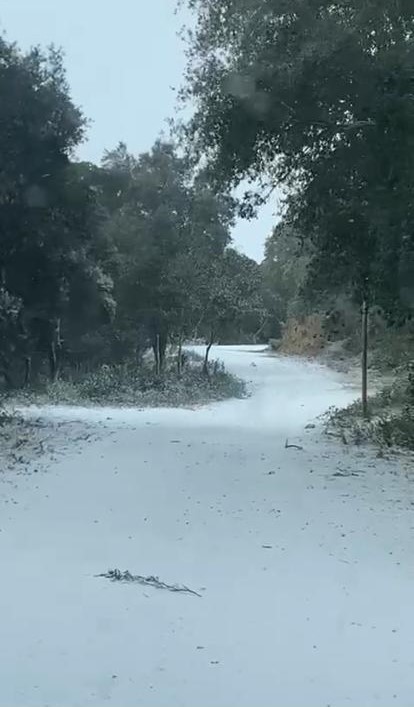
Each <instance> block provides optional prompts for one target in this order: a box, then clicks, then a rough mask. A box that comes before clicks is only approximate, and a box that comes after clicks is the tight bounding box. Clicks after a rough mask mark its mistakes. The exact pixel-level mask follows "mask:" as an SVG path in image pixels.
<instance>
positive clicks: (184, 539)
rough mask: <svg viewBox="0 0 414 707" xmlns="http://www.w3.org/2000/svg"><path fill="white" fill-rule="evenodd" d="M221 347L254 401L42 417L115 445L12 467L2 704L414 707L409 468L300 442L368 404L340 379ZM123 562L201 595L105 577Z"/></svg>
mask: <svg viewBox="0 0 414 707" xmlns="http://www.w3.org/2000/svg"><path fill="white" fill-rule="evenodd" d="M216 355H219V356H220V357H221V358H223V359H224V360H225V362H226V364H227V366H228V367H229V368H230V369H231V370H233V371H234V372H236V373H238V374H239V375H241V376H243V377H244V378H248V379H249V380H251V381H252V389H253V395H252V397H250V398H249V399H247V400H242V401H229V402H224V403H221V404H217V405H212V406H210V407H208V408H204V409H200V410H196V411H190V410H143V411H134V410H94V411H91V410H71V409H59V410H56V409H55V410H53V411H52V410H46V411H44V412H43V414H44V415H45V416H48V415H49V416H52V415H53V416H54V417H56V416H60V417H61V418H64V417H66V418H68V419H70V418H73V417H75V418H76V419H79V420H82V419H84V420H85V421H88V422H89V423H90V422H91V421H93V422H96V426H97V427H99V429H100V430H101V432H102V434H101V440H100V441H98V442H93V443H90V444H85V445H84V446H83V448H81V449H77V450H76V449H74V450H73V451H72V452H70V453H68V454H66V455H65V456H64V457H61V458H60V459H59V460H58V461H57V462H56V463H55V464H53V465H52V466H50V467H49V469H48V470H47V472H46V473H37V474H36V475H35V474H34V473H33V474H28V475H26V476H24V475H22V476H19V477H15V478H12V476H11V475H12V472H11V471H8V472H5V473H4V474H3V475H2V479H3V482H4V483H2V484H1V485H0V509H1V516H0V529H1V532H0V560H1V570H2V578H1V585H0V601H1V608H0V616H1V643H0V646H1V648H0V650H1V655H0V705H1V707H40V706H42V707H43V706H46V705H49V706H50V707H87V706H92V705H93V706H94V707H98V706H101V705H104V704H107V703H110V704H113V705H116V706H117V707H253V706H257V707H302V706H303V707H305V706H306V707H327V706H328V705H330V707H345V706H347V705H355V707H371V705H372V706H374V705H383V706H384V707H385V706H386V707H390V706H391V705H399V706H402V707H412V706H413V705H414V493H413V491H414V486H413V485H412V481H411V480H410V473H409V471H408V470H407V468H405V463H403V462H401V460H398V459H394V460H391V461H390V460H383V459H377V458H376V457H375V453H374V452H369V451H367V450H365V451H363V450H359V449H353V448H352V449H351V448H348V447H345V446H339V445H338V444H336V443H334V442H329V441H328V440H326V439H324V438H323V437H322V436H321V433H320V430H318V429H311V430H305V426H306V424H307V423H308V422H310V421H311V420H312V419H314V418H315V417H316V416H317V415H318V414H319V413H321V412H323V411H324V410H325V409H326V408H327V407H329V406H330V405H342V404H346V403H347V402H348V401H349V400H351V399H352V398H353V396H354V395H355V391H353V390H352V388H350V387H348V386H346V385H345V384H344V382H343V380H342V379H341V376H340V375H339V374H336V373H333V372H332V371H329V370H328V369H325V368H322V367H319V366H317V365H313V364H310V363H306V362H302V361H298V360H289V359H283V358H280V359H279V358H275V357H273V358H272V357H270V356H267V355H266V354H264V353H260V352H259V350H258V349H255V348H243V347H237V348H225V349H221V350H220V351H219V352H217V351H216ZM252 364H255V365H252ZM287 437H288V438H289V441H290V442H292V443H295V444H298V445H300V446H302V447H303V450H300V449H296V448H289V449H285V441H286V438H287ZM112 567H118V568H119V569H121V570H127V569H128V570H129V571H130V572H131V573H133V574H139V575H158V576H159V577H160V579H161V580H163V581H165V582H168V583H175V582H178V583H183V584H186V585H188V586H189V587H191V588H192V589H194V590H196V591H197V592H199V593H200V594H201V595H202V597H201V598H198V597H196V596H191V595H187V594H180V593H171V592H168V591H166V590H161V589H154V588H151V587H143V586H141V585H138V584H122V583H111V582H109V581H108V580H106V579H102V578H97V577H95V575H96V574H99V573H101V572H105V571H106V570H107V569H108V568H112Z"/></svg>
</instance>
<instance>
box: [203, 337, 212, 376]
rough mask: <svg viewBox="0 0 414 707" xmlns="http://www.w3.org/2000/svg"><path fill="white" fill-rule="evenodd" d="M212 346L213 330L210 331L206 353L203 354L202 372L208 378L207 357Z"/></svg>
mask: <svg viewBox="0 0 414 707" xmlns="http://www.w3.org/2000/svg"><path fill="white" fill-rule="evenodd" d="M212 346H213V332H211V335H210V341H209V342H208V344H207V348H206V355H205V356H204V363H203V373H204V375H205V376H207V378H210V372H209V369H208V357H209V355H210V351H211V347H212Z"/></svg>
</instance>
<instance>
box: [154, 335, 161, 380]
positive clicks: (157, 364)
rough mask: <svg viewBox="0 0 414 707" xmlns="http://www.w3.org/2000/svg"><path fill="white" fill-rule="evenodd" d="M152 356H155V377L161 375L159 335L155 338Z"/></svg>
mask: <svg viewBox="0 0 414 707" xmlns="http://www.w3.org/2000/svg"><path fill="white" fill-rule="evenodd" d="M154 355H155V373H156V375H157V376H159V375H160V373H161V349H160V335H159V334H157V335H156V337H155V348H154Z"/></svg>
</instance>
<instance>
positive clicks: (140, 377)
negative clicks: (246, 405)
mask: <svg viewBox="0 0 414 707" xmlns="http://www.w3.org/2000/svg"><path fill="white" fill-rule="evenodd" d="M245 395H246V386H245V384H244V382H243V381H242V380H240V379H239V378H237V377H236V376H233V375H232V374H230V373H228V372H227V371H226V370H225V369H224V366H223V365H222V364H221V363H220V362H217V361H212V362H211V363H210V364H209V377H207V376H206V375H205V374H204V373H203V371H202V368H201V366H200V363H199V361H198V357H197V355H194V356H193V355H191V362H190V363H189V364H188V365H187V366H186V367H185V368H184V370H183V372H182V374H181V376H178V374H177V370H176V367H175V366H173V365H171V366H170V367H168V369H167V370H166V371H164V372H163V373H162V374H161V375H159V376H157V375H156V374H155V372H154V370H153V367H152V366H148V365H142V366H137V365H136V364H135V363H127V364H120V365H114V366H107V365H104V366H102V367H101V368H100V369H98V370H97V371H94V372H92V373H87V374H85V375H84V376H83V377H82V378H80V379H79V380H77V381H76V382H73V381H67V380H66V381H65V380H59V381H57V382H56V383H48V384H46V386H45V389H44V391H43V392H42V394H41V395H40V396H37V400H38V401H39V398H40V402H49V403H50V402H52V403H54V404H58V403H61V404H62V403H63V404H72V405H85V404H92V405H121V406H134V407H136V406H138V407H143V406H147V407H158V406H159V407H180V406H186V405H196V404H203V403H208V402H212V401H215V400H224V399H226V398H242V397H244V396H245Z"/></svg>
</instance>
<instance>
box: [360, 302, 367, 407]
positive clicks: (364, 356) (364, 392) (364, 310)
mask: <svg viewBox="0 0 414 707" xmlns="http://www.w3.org/2000/svg"><path fill="white" fill-rule="evenodd" d="M368 315H369V307H368V302H367V301H366V300H364V302H363V304H362V361H361V363H362V414H363V416H364V417H365V418H367V417H368Z"/></svg>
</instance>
